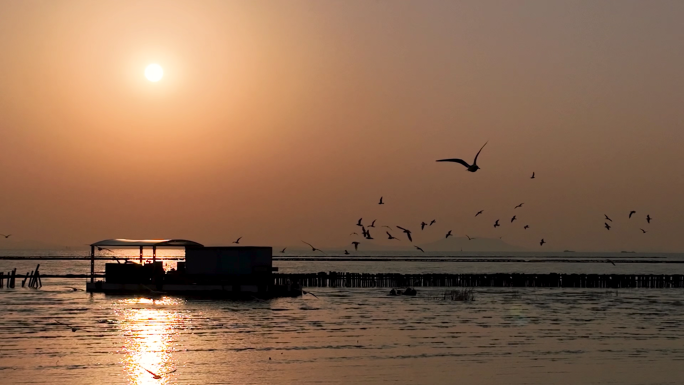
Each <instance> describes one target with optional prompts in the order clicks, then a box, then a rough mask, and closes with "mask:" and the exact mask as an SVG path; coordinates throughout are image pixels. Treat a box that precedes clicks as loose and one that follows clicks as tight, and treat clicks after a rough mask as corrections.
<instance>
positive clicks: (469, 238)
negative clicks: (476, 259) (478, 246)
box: [466, 234, 475, 241]
mask: <svg viewBox="0 0 684 385" xmlns="http://www.w3.org/2000/svg"><path fill="white" fill-rule="evenodd" d="M466 238H468V240H469V241H472V240H473V239H475V238H471V237H469V236H468V234H466Z"/></svg>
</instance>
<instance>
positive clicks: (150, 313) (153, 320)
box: [118, 297, 181, 385]
mask: <svg viewBox="0 0 684 385" xmlns="http://www.w3.org/2000/svg"><path fill="white" fill-rule="evenodd" d="M179 301H181V300H179V299H176V298H168V297H163V298H161V299H155V300H152V299H147V298H130V299H122V300H121V301H119V306H120V308H119V310H118V315H119V320H120V324H121V329H122V332H123V333H124V345H123V346H122V352H123V353H124V358H123V360H122V361H123V362H122V363H123V366H124V370H125V371H126V373H127V374H128V377H129V379H130V383H131V384H136V385H143V384H166V383H169V381H170V379H171V378H172V377H173V373H171V372H172V371H174V370H175V369H176V366H175V364H174V363H173V360H172V353H173V351H174V348H173V346H172V343H173V340H174V336H175V334H176V333H177V329H178V324H179V323H180V322H181V314H180V313H179V312H178V311H176V310H169V307H170V305H178V303H179ZM146 369H147V370H149V371H150V372H154V373H156V374H158V375H159V378H155V376H154V375H153V374H151V373H149V372H148V371H147V370H146Z"/></svg>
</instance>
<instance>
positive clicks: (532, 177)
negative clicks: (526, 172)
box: [530, 171, 534, 179]
mask: <svg viewBox="0 0 684 385" xmlns="http://www.w3.org/2000/svg"><path fill="white" fill-rule="evenodd" d="M530 179H534V171H532V176H531V177H530Z"/></svg>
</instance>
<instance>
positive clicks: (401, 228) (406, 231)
mask: <svg viewBox="0 0 684 385" xmlns="http://www.w3.org/2000/svg"><path fill="white" fill-rule="evenodd" d="M397 228H398V229H399V230H401V231H403V232H404V234H406V236H407V237H408V239H409V241H411V242H413V238H411V230H409V229H405V228H403V227H401V226H397Z"/></svg>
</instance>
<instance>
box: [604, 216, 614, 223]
mask: <svg viewBox="0 0 684 385" xmlns="http://www.w3.org/2000/svg"><path fill="white" fill-rule="evenodd" d="M603 216H604V217H606V220H609V221H611V222H612V221H613V220H612V219H610V218H608V215H606V214H603Z"/></svg>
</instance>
